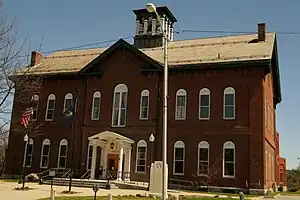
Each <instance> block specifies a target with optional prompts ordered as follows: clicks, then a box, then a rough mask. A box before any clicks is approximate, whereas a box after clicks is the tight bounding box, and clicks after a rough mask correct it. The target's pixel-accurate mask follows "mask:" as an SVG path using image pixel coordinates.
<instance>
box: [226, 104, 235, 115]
mask: <svg viewBox="0 0 300 200" xmlns="http://www.w3.org/2000/svg"><path fill="white" fill-rule="evenodd" d="M233 117H234V107H233V106H225V118H233Z"/></svg>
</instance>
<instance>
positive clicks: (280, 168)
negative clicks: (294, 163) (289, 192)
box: [275, 133, 287, 188]
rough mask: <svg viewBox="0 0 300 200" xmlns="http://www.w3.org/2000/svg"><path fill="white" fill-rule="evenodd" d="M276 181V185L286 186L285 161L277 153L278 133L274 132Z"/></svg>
mask: <svg viewBox="0 0 300 200" xmlns="http://www.w3.org/2000/svg"><path fill="white" fill-rule="evenodd" d="M275 140H276V183H277V185H278V186H283V187H284V188H286V186H287V178H286V161H285V158H282V157H280V154H279V152H280V151H279V133H276V138H275Z"/></svg>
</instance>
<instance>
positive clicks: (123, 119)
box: [120, 108, 126, 125]
mask: <svg viewBox="0 0 300 200" xmlns="http://www.w3.org/2000/svg"><path fill="white" fill-rule="evenodd" d="M125 120H126V108H124V109H123V108H122V109H121V119H120V125H125Z"/></svg>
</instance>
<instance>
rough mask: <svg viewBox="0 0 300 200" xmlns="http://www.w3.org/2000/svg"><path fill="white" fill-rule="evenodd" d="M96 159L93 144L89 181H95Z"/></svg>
mask: <svg viewBox="0 0 300 200" xmlns="http://www.w3.org/2000/svg"><path fill="white" fill-rule="evenodd" d="M96 158H97V145H95V144H93V155H92V166H91V179H95V170H96Z"/></svg>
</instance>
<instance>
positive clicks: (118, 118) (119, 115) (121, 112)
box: [113, 92, 127, 127]
mask: <svg viewBox="0 0 300 200" xmlns="http://www.w3.org/2000/svg"><path fill="white" fill-rule="evenodd" d="M114 96H115V97H114V109H113V126H116V127H119V126H121V127H123V126H125V123H126V107H127V92H115V95H114Z"/></svg>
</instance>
